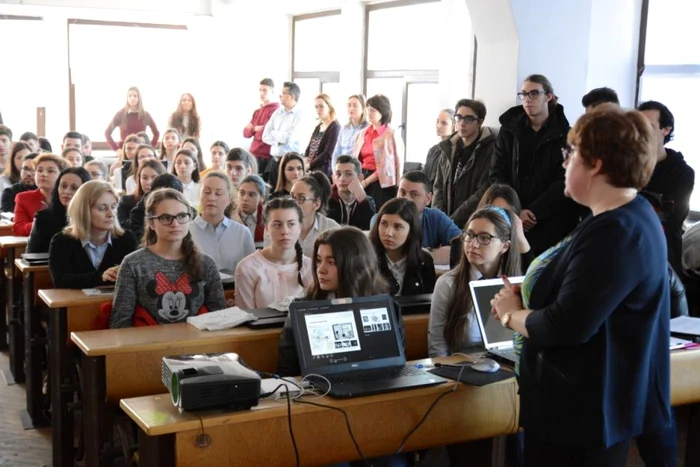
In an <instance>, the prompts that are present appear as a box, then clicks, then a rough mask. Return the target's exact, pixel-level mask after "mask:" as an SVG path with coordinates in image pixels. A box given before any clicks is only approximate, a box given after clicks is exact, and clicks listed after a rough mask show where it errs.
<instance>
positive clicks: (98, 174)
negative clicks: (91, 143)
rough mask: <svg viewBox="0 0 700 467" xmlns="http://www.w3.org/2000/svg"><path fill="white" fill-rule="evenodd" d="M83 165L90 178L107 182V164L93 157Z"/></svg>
mask: <svg viewBox="0 0 700 467" xmlns="http://www.w3.org/2000/svg"><path fill="white" fill-rule="evenodd" d="M83 167H85V170H87V171H88V172H89V173H90V178H92V179H93V180H99V181H103V182H109V176H108V173H109V168H107V164H105V163H104V162H102V161H99V160H97V159H93V160H91V161H88V162H86V163H85V165H84V166H83Z"/></svg>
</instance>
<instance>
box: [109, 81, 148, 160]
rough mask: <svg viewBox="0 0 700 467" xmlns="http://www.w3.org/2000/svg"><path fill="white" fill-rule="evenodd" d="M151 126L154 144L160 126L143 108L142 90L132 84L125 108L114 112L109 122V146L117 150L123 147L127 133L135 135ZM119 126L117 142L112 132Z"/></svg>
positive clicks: (127, 94)
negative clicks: (157, 125)
mask: <svg viewBox="0 0 700 467" xmlns="http://www.w3.org/2000/svg"><path fill="white" fill-rule="evenodd" d="M148 127H150V128H151V132H152V133H153V140H152V143H153V146H155V145H157V144H158V137H159V136H160V133H159V132H158V127H156V122H155V121H153V117H151V114H149V113H148V112H146V111H145V110H144V108H143V100H142V99H141V92H140V91H139V88H137V87H136V86H132V87H130V88H129V90H128V91H127V93H126V104H125V105H124V108H123V109H121V110H120V111H119V112H117V113H116V114H114V118H112V121H111V122H110V123H109V126H108V127H107V129H106V130H105V138H106V139H107V144H109V147H111V148H112V149H114V150H115V151H116V150H117V149H119V148H121V147H122V141H124V138H126V137H127V135H133V134H136V133H139V132H141V131H145V130H146V128H148ZM116 128H119V135H120V136H119V142H118V143H117V142H115V141H114V139H113V138H112V133H114V130H115V129H116Z"/></svg>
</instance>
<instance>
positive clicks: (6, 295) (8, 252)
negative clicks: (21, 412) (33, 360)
mask: <svg viewBox="0 0 700 467" xmlns="http://www.w3.org/2000/svg"><path fill="white" fill-rule="evenodd" d="M26 246H27V237H13V236H5V237H0V250H2V254H3V256H4V259H3V268H2V269H3V272H2V275H3V277H4V281H3V283H4V285H5V291H6V292H3V293H2V294H0V310H2V313H0V315H1V316H0V330H1V332H0V334H2V337H0V346H3V345H4V346H5V348H6V347H7V337H6V336H7V334H8V331H9V347H10V373H11V375H12V377H13V378H14V380H15V382H17V383H22V382H24V331H23V329H22V316H21V310H20V309H19V307H17V306H15V305H16V304H15V289H16V288H17V282H16V281H15V279H16V275H15V269H14V264H15V258H17V257H19V255H20V254H21V253H22V252H23V251H24V248H25V247H26Z"/></svg>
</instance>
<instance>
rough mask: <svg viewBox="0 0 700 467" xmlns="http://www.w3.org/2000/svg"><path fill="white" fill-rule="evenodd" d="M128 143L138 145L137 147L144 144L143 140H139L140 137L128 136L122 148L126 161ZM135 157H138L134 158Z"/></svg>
mask: <svg viewBox="0 0 700 467" xmlns="http://www.w3.org/2000/svg"><path fill="white" fill-rule="evenodd" d="M127 143H136V144H137V145H141V144H143V143H141V138H139V135H135V134H131V135H129V136H127V137H126V138H124V143H123V144H122V148H123V149H124V159H125V160H128V159H127V158H126V144H127ZM134 157H136V156H134Z"/></svg>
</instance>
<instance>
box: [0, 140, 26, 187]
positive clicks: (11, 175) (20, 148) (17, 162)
mask: <svg viewBox="0 0 700 467" xmlns="http://www.w3.org/2000/svg"><path fill="white" fill-rule="evenodd" d="M31 152H32V151H31V148H30V147H29V145H28V144H27V143H23V142H21V141H18V142H16V143H14V144H13V145H12V149H10V152H9V153H8V155H7V163H6V164H5V171H4V172H3V173H2V175H0V192H3V191H5V190H6V189H7V188H10V187H11V186H12V185H14V184H16V183H19V182H20V180H21V179H22V173H21V171H22V161H23V160H24V156H26V155H27V154H29V153H31Z"/></svg>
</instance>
